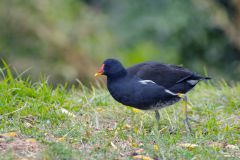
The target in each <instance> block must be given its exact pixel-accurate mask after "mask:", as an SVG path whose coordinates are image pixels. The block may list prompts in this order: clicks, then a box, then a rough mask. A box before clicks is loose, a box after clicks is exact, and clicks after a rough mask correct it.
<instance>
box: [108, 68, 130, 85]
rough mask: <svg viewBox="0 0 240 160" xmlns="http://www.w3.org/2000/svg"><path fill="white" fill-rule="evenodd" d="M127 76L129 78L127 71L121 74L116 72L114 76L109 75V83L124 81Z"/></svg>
mask: <svg viewBox="0 0 240 160" xmlns="http://www.w3.org/2000/svg"><path fill="white" fill-rule="evenodd" d="M126 76H127V71H126V70H125V69H123V70H121V71H119V72H115V73H113V74H110V75H108V76H107V81H108V82H113V81H117V80H119V79H122V78H124V77H126Z"/></svg>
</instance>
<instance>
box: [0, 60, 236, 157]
mask: <svg viewBox="0 0 240 160" xmlns="http://www.w3.org/2000/svg"><path fill="white" fill-rule="evenodd" d="M3 63H4V66H5V67H4V69H1V72H2V73H5V72H6V74H3V76H2V77H3V78H2V80H1V81H0V115H1V116H0V122H1V123H0V133H1V135H0V139H1V141H0V148H1V150H0V154H1V155H5V156H4V157H6V158H5V159H17V158H18V159H20V158H30V159H39V158H43V159H134V157H135V158H136V157H138V158H139V157H140V158H141V157H142V158H146V159H147V158H149V159H225V158H227V157H232V158H233V159H238V158H240V150H239V147H240V141H239V138H240V128H239V126H240V117H239V115H240V84H238V83H236V84H234V85H232V86H229V85H227V84H226V83H225V82H224V81H222V82H218V84H217V83H216V84H215V85H212V84H210V83H201V84H199V85H198V86H197V87H196V88H195V89H194V90H193V91H191V92H190V93H189V94H188V96H189V99H190V100H191V102H190V103H191V107H190V112H189V114H190V115H191V117H193V118H194V119H196V120H198V121H200V123H199V124H198V123H192V126H193V134H192V135H191V134H189V133H188V132H186V130H185V127H184V124H183V119H184V113H183V112H182V107H183V103H181V102H179V103H177V104H175V105H173V106H170V107H167V108H164V109H162V110H161V111H160V114H161V120H160V122H159V124H157V123H156V121H155V117H154V113H153V112H150V111H147V112H143V111H139V110H136V109H133V108H131V107H126V106H122V105H121V104H119V103H117V102H115V101H114V100H113V99H112V98H111V96H110V95H109V93H108V92H107V91H106V90H105V89H103V88H99V87H97V88H96V87H91V88H86V87H85V86H84V85H82V84H81V83H79V86H73V87H72V88H71V89H66V85H65V86H62V85H59V86H57V87H55V88H53V87H52V86H51V85H49V84H48V83H47V81H46V80H42V81H40V82H36V83H33V82H31V81H30V80H29V79H21V77H18V78H16V79H14V78H13V76H12V74H11V72H10V69H9V67H8V66H7V64H6V63H5V62H4V61H3ZM4 133H5V134H4ZM6 133H11V134H6ZM13 133H16V134H13ZM6 135H7V136H6ZM19 145H21V147H19ZM29 146H31V147H30V148H29Z"/></svg>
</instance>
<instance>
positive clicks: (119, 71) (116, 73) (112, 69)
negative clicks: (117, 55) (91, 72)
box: [95, 59, 127, 77]
mask: <svg viewBox="0 0 240 160" xmlns="http://www.w3.org/2000/svg"><path fill="white" fill-rule="evenodd" d="M126 73H127V71H126V69H125V68H124V67H123V65H122V64H121V62H119V61H118V60H116V59H106V60H105V61H104V62H103V64H102V66H101V67H100V69H99V71H98V72H97V73H96V74H95V76H99V75H106V76H107V77H120V76H123V75H125V74H126Z"/></svg>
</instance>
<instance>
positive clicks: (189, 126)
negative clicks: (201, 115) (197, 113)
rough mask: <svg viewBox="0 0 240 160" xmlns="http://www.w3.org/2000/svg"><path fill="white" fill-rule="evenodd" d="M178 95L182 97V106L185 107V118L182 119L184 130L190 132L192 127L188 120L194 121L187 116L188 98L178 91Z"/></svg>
mask: <svg viewBox="0 0 240 160" xmlns="http://www.w3.org/2000/svg"><path fill="white" fill-rule="evenodd" d="M178 96H179V97H180V98H182V99H183V101H184V107H185V119H184V124H185V127H186V130H188V129H189V131H190V132H192V127H191V125H190V123H189V120H192V121H195V120H193V119H191V118H189V117H188V108H187V103H188V99H187V96H186V95H185V94H182V93H178Z"/></svg>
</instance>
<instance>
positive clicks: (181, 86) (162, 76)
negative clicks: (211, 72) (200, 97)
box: [127, 62, 205, 93]
mask: <svg viewBox="0 0 240 160" xmlns="http://www.w3.org/2000/svg"><path fill="white" fill-rule="evenodd" d="M127 71H128V73H129V74H131V75H135V76H137V77H139V78H141V79H144V80H152V81H154V82H155V83H157V84H158V85H161V86H163V87H165V88H167V89H169V90H171V91H173V92H176V93H178V92H179V93H186V92H188V91H189V90H191V89H192V88H193V87H194V86H195V85H196V84H197V83H198V81H199V80H201V79H204V78H205V77H203V76H199V75H197V74H196V73H194V72H191V71H190V70H188V69H185V68H183V67H180V66H175V65H169V64H161V63H158V62H145V63H140V64H137V65H134V66H132V67H129V68H128V69H127Z"/></svg>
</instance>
